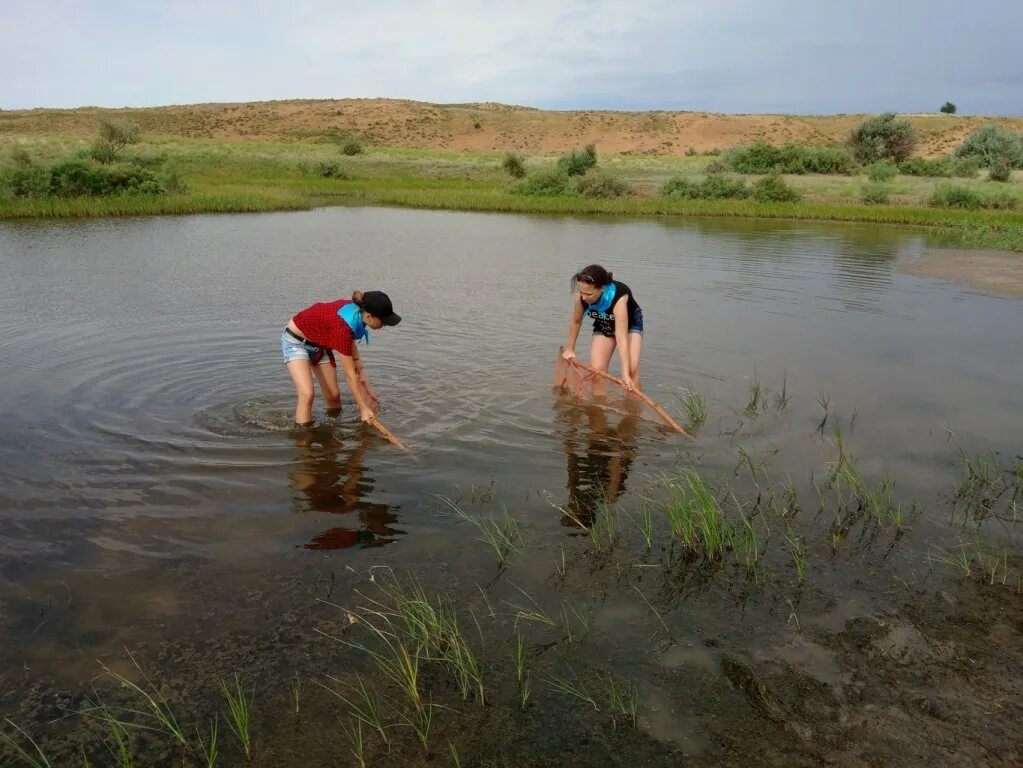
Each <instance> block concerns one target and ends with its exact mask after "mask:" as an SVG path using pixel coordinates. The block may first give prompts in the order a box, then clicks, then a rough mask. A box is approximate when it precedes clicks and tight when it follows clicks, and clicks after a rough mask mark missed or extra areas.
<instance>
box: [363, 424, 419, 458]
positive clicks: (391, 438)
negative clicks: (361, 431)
mask: <svg viewBox="0 0 1023 768" xmlns="http://www.w3.org/2000/svg"><path fill="white" fill-rule="evenodd" d="M367 423H368V424H369V425H370V426H372V427H374V428H376V431H377V432H379V433H380V434H381V435H383V436H384V439H385V440H387V442H389V443H393V444H394V445H396V446H398V447H399V448H401V450H403V451H405V453H412V451H410V450H409V449H408V448H406V447H405V443H403V442H402V441H401V440H399V439H398V438H396V437H395V436H394V435H392V434H391V430H389V429H388V428H387V427H385V426H384V425H383V424H381V423H380V422H379V421H377V417H376V416H374V417H372V418H371V419H369V421H368V422H367Z"/></svg>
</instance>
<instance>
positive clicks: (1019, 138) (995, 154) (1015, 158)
mask: <svg viewBox="0 0 1023 768" xmlns="http://www.w3.org/2000/svg"><path fill="white" fill-rule="evenodd" d="M955 156H956V157H978V158H980V159H981V161H982V162H983V163H984V165H986V166H989V167H990V166H991V165H993V164H994V163H995V161H997V160H998V159H999V158H1002V157H1004V158H1007V159H1008V160H1009V163H1010V164H1011V165H1012V167H1013V168H1023V134H1019V133H1013V132H1012V131H1004V130H1002V129H1001V128H999V127H998V126H997V125H995V124H994V123H988V124H987V125H982V126H981V127H980V128H977V129H976V130H974V131H973V133H971V134H970V135H969V136H967V137H966V139H965V140H964V141H963V143H962V144H960V145H959V146H958V147H957V148H956V151H955Z"/></svg>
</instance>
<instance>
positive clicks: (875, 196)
mask: <svg viewBox="0 0 1023 768" xmlns="http://www.w3.org/2000/svg"><path fill="white" fill-rule="evenodd" d="M861 197H862V200H863V202H865V203H866V204H867V205H885V204H887V203H888V202H889V200H890V199H891V190H890V189H889V187H888V185H887V184H882V183H881V182H879V181H872V182H871V183H870V184H864V185H863V192H862V193H861Z"/></svg>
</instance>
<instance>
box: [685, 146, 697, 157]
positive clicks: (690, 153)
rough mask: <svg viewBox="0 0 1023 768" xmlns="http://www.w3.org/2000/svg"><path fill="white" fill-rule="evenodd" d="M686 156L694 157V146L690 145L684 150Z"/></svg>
mask: <svg viewBox="0 0 1023 768" xmlns="http://www.w3.org/2000/svg"><path fill="white" fill-rule="evenodd" d="M686 157H696V147H690V148H689V149H687V150H686Z"/></svg>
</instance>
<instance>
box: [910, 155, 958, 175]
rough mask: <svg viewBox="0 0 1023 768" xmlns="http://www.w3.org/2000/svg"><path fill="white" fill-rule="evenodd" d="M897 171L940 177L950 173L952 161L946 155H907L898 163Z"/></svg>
mask: <svg viewBox="0 0 1023 768" xmlns="http://www.w3.org/2000/svg"><path fill="white" fill-rule="evenodd" d="M899 171H901V172H902V173H904V174H906V175H907V176H927V177H933V178H936V177H941V176H951V175H952V161H951V159H950V158H947V157H936V158H934V159H933V160H932V159H928V158H926V157H908V158H906V159H905V160H903V161H902V162H901V163H899Z"/></svg>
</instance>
